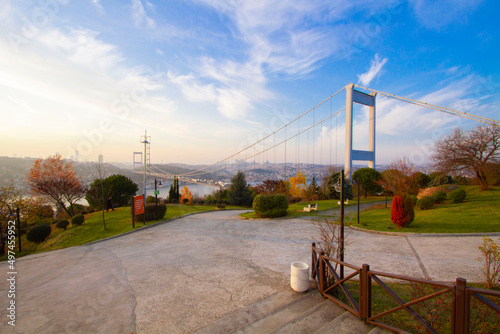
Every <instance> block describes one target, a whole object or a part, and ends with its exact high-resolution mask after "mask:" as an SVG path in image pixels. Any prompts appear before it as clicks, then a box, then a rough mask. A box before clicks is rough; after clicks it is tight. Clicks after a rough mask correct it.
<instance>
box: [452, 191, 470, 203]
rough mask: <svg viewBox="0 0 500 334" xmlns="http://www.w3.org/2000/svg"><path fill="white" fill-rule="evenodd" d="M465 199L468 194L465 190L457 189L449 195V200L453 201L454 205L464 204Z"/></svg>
mask: <svg viewBox="0 0 500 334" xmlns="http://www.w3.org/2000/svg"><path fill="white" fill-rule="evenodd" d="M465 197H467V193H466V192H465V190H463V189H455V190H453V191H450V192H449V193H448V199H451V200H452V201H453V203H462V202H463V201H465Z"/></svg>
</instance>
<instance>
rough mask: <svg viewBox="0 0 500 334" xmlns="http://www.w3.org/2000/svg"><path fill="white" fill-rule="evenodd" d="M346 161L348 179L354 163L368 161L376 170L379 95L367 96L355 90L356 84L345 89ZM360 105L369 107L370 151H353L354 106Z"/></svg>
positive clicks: (345, 167) (345, 168) (371, 94)
mask: <svg viewBox="0 0 500 334" xmlns="http://www.w3.org/2000/svg"><path fill="white" fill-rule="evenodd" d="M345 90H346V103H345V104H346V105H345V161H344V170H345V175H346V178H348V179H350V178H351V176H352V161H353V160H358V161H368V167H370V168H373V169H375V98H376V96H377V93H375V92H372V93H370V94H366V93H363V92H360V91H358V90H355V89H354V84H352V83H350V84H348V85H347V86H346V87H345ZM354 103H359V104H362V105H365V106H368V107H369V108H370V109H369V125H368V127H369V129H368V151H360V150H353V148H352V132H353V123H352V119H353V106H354Z"/></svg>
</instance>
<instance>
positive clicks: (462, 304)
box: [452, 277, 469, 334]
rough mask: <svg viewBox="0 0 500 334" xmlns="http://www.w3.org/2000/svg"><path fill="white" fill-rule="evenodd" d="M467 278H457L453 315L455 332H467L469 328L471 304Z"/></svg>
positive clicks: (457, 333) (458, 333)
mask: <svg viewBox="0 0 500 334" xmlns="http://www.w3.org/2000/svg"><path fill="white" fill-rule="evenodd" d="M466 283H467V281H466V280H465V278H460V277H459V278H457V280H456V283H455V310H454V314H453V315H454V317H453V324H452V328H453V332H454V333H455V334H466V333H467V332H468V328H469V317H468V315H469V312H468V308H469V305H468V303H467V299H468V298H467V292H466Z"/></svg>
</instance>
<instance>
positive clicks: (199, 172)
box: [179, 87, 345, 176]
mask: <svg viewBox="0 0 500 334" xmlns="http://www.w3.org/2000/svg"><path fill="white" fill-rule="evenodd" d="M344 89H345V87H342V88H341V89H339V90H338V91H337V92H335V93H333V94H332V95H330V96H329V97H327V98H326V99H324V100H323V101H321V102H320V103H318V104H316V105H315V106H314V107H312V108H310V109H309V110H307V111H306V112H304V113H303V114H301V115H299V116H297V117H296V118H294V119H293V120H291V121H290V122H288V123H287V124H285V125H283V126H282V127H280V128H279V129H277V130H275V131H274V132H272V133H270V134H269V135H267V136H265V137H263V138H261V139H260V140H258V141H256V142H255V143H253V144H252V145H249V146H247V147H245V148H243V149H242V150H240V151H238V152H236V153H234V154H232V155H230V156H229V157H227V158H225V159H222V160H219V161H217V162H216V163H213V164H211V165H208V166H205V167H203V168H200V169H197V170H194V171H192V172H187V173H184V174H179V176H196V175H201V174H204V173H201V172H202V171H206V170H208V169H210V168H212V167H214V166H217V165H218V164H221V163H223V162H225V161H228V160H230V159H232V158H234V157H235V156H238V155H239V154H240V153H242V152H245V151H246V150H248V149H250V148H252V147H254V146H255V145H257V144H260V143H262V142H263V141H265V140H266V139H268V138H270V137H271V136H273V135H275V134H276V133H277V132H279V131H281V130H283V129H286V127H287V126H289V125H290V124H292V123H294V122H295V121H297V120H299V119H300V118H302V117H304V116H305V115H307V114H308V113H310V112H311V111H313V110H315V109H316V108H317V107H319V106H320V105H322V104H323V103H325V102H326V101H328V100H330V99H332V98H333V97H334V96H335V95H337V94H339V93H340V92H342V91H343V90H344ZM327 119H328V118H327ZM295 137H296V136H293V137H291V138H295ZM291 138H290V139H291ZM284 142H286V140H285V141H282V142H280V144H283V143H284ZM280 144H278V146H279V145H280ZM273 147H275V146H273ZM261 153H262V152H261ZM244 160H247V158H245V159H244ZM225 167H226V166H224V167H223V168H225ZM220 169H222V168H218V169H216V170H210V172H214V171H217V170H220Z"/></svg>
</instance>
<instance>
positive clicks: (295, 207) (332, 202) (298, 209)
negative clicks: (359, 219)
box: [240, 196, 385, 219]
mask: <svg viewBox="0 0 500 334" xmlns="http://www.w3.org/2000/svg"><path fill="white" fill-rule="evenodd" d="M383 200H385V197H375V196H371V197H367V198H360V200H359V203H360V204H362V203H371V202H378V201H383ZM338 201H339V200H338V199H328V200H320V201H311V202H300V203H295V204H290V206H289V207H288V210H287V215H286V217H288V218H290V217H292V218H293V217H300V216H318V217H323V216H324V214H323V213H322V211H327V210H333V209H338V208H339V205H338V204H337V202H338ZM357 203H358V202H357V200H356V199H354V200H350V201H349V204H347V205H346V207H348V206H355V205H357ZM309 204H318V211H311V212H304V207H306V206H308V205H309ZM240 217H242V218H249V219H257V218H259V217H258V216H257V215H256V214H255V212H253V211H252V212H247V213H242V214H240ZM282 218H283V217H282Z"/></svg>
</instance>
